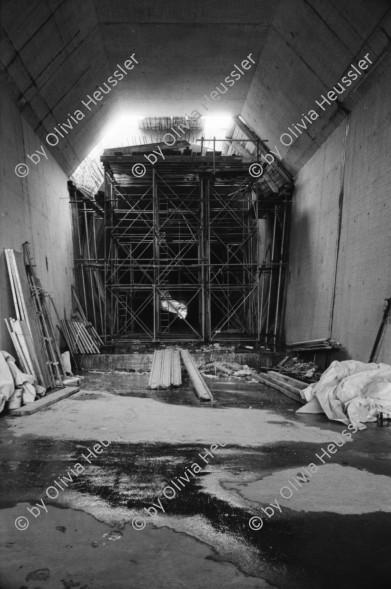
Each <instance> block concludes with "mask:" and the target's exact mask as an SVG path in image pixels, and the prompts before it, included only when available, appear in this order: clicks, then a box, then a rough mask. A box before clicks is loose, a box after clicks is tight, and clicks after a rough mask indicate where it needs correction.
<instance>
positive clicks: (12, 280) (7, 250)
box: [4, 249, 21, 319]
mask: <svg viewBox="0 0 391 589" xmlns="http://www.w3.org/2000/svg"><path fill="white" fill-rule="evenodd" d="M11 251H12V250H9V249H6V250H4V254H5V260H6V262H7V268H8V277H9V281H10V284H11V290H12V298H13V301H14V307H15V314H16V318H17V319H21V315H20V309H19V301H18V297H17V294H16V286H15V282H14V277H13V272H12V265H11V256H10V252H11Z"/></svg>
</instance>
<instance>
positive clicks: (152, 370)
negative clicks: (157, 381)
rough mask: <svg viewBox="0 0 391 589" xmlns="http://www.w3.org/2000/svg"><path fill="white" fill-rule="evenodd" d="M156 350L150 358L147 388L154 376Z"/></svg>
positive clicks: (149, 386)
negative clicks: (150, 364)
mask: <svg viewBox="0 0 391 589" xmlns="http://www.w3.org/2000/svg"><path fill="white" fill-rule="evenodd" d="M156 358H157V355H156V351H155V352H154V354H153V358H152V366H151V374H150V375H149V382H148V388H152V387H151V385H152V382H153V378H154V374H155V366H156Z"/></svg>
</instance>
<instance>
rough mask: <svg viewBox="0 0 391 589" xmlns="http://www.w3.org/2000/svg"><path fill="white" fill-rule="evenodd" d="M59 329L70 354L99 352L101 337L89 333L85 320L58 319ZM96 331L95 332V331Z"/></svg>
mask: <svg viewBox="0 0 391 589" xmlns="http://www.w3.org/2000/svg"><path fill="white" fill-rule="evenodd" d="M60 324H61V331H62V334H63V336H64V338H65V341H66V342H67V344H68V347H69V349H70V351H71V352H72V354H100V350H99V346H100V345H101V339H100V338H99V336H98V334H96V336H94V335H91V333H89V331H88V328H87V326H86V322H85V321H67V320H66V319H62V320H61V321H60ZM95 333H96V332H95Z"/></svg>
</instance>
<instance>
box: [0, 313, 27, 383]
mask: <svg viewBox="0 0 391 589" xmlns="http://www.w3.org/2000/svg"><path fill="white" fill-rule="evenodd" d="M4 321H5V324H6V326H7V329H8V333H9V334H10V338H11V340H12V343H13V345H14V348H15V351H16V355H17V357H18V360H19V364H20V368H21V369H22V371H23V372H24V373H25V374H28V367H27V365H26V360H25V357H24V355H23V352H22V349H21V347H20V344H19V340H18V338H17V336H16V333H14V332H13V331H12V327H11V320H10V319H4Z"/></svg>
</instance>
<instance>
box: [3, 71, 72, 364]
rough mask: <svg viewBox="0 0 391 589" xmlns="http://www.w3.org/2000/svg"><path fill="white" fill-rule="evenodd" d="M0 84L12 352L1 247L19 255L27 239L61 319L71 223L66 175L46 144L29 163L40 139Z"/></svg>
mask: <svg viewBox="0 0 391 589" xmlns="http://www.w3.org/2000/svg"><path fill="white" fill-rule="evenodd" d="M0 84H1V86H2V92H1V93H0V150H1V168H0V277H1V278H0V349H1V350H6V351H8V352H10V353H11V354H14V353H15V352H14V349H13V346H12V343H11V340H10V338H9V334H8V331H7V328H6V325H5V322H4V318H5V317H15V310H14V304H13V299H12V293H11V289H10V285H9V280H8V271H7V267H6V262H5V256H4V249H5V248H13V249H15V250H16V251H19V252H20V251H22V244H23V243H24V242H25V241H28V242H29V243H30V246H31V252H32V255H33V256H34V258H35V262H36V271H37V274H38V277H39V279H40V280H41V283H42V286H43V287H44V288H45V289H46V290H47V291H48V292H49V293H50V294H51V295H52V296H53V300H54V302H55V304H56V306H57V309H58V312H59V313H60V315H61V316H62V315H63V312H64V308H65V310H66V312H67V313H69V312H70V310H71V288H70V286H71V284H73V280H74V278H73V248H72V225H71V215H70V205H69V195H68V190H67V176H66V175H65V174H64V172H63V171H62V170H61V168H60V166H59V165H58V164H57V162H56V161H55V160H54V159H53V157H52V155H50V153H49V151H50V150H49V149H48V146H47V145H46V144H45V147H46V153H47V154H48V159H47V160H45V159H44V160H43V161H41V162H39V163H38V164H37V165H34V164H32V163H31V165H30V163H29V160H28V158H27V154H31V153H32V152H33V151H35V150H36V149H40V147H41V145H42V141H41V140H40V139H39V138H38V136H37V135H36V134H35V133H34V131H33V129H32V128H31V127H30V126H29V124H28V123H27V122H26V120H25V119H24V117H23V116H22V115H21V113H20V112H19V110H18V108H17V106H16V104H15V98H14V96H13V93H12V90H11V88H10V87H8V85H7V80H5V79H4V76H3V74H1V73H0ZM7 88H8V90H9V91H7V90H6V89H7ZM19 162H26V163H29V167H30V172H29V174H28V176H27V177H26V178H18V177H17V176H16V174H15V171H14V169H15V166H16V164H18V163H19Z"/></svg>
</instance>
